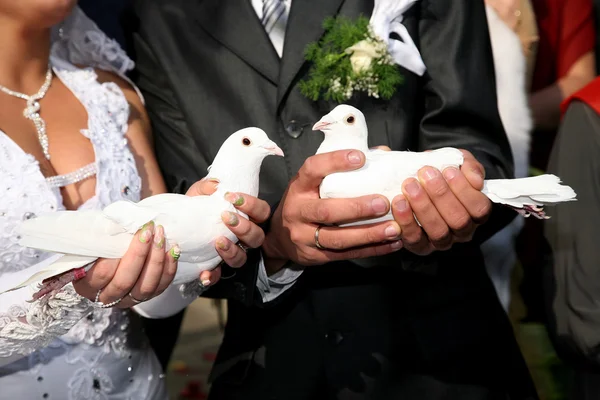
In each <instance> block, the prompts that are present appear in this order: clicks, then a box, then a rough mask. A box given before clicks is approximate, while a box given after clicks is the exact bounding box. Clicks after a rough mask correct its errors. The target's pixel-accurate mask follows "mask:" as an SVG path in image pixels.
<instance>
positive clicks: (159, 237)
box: [154, 225, 165, 249]
mask: <svg viewBox="0 0 600 400" xmlns="http://www.w3.org/2000/svg"><path fill="white" fill-rule="evenodd" d="M164 245H165V229H164V228H163V226H162V225H157V226H156V233H155V235H154V246H156V248H157V249H162V248H163V246H164Z"/></svg>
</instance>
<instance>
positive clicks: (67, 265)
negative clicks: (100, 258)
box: [0, 254, 96, 294]
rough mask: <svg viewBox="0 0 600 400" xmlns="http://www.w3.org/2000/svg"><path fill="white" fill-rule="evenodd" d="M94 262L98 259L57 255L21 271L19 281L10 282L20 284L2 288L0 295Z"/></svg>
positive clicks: (0, 288) (0, 287)
mask: <svg viewBox="0 0 600 400" xmlns="http://www.w3.org/2000/svg"><path fill="white" fill-rule="evenodd" d="M94 261H96V257H85V256H76V255H62V254H56V255H54V256H52V257H50V258H48V259H47V260H44V262H42V263H39V264H36V265H34V266H32V267H30V268H27V269H25V270H22V271H19V272H21V275H22V276H20V277H18V278H17V277H15V278H17V279H11V280H10V282H20V283H19V284H17V285H16V286H15V285H14V284H11V285H8V286H4V285H2V286H0V294H2V293H4V292H9V291H12V290H17V289H20V288H23V287H25V286H29V285H32V284H34V283H36V282H41V281H43V280H45V279H48V278H52V277H53V276H57V275H61V274H63V273H65V272H67V271H70V270H72V269H76V268H80V267H83V266H84V265H87V264H90V263H92V262H94ZM87 269H89V268H86V270H87ZM7 281H9V280H7Z"/></svg>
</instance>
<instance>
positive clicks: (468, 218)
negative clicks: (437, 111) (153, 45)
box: [392, 150, 492, 255]
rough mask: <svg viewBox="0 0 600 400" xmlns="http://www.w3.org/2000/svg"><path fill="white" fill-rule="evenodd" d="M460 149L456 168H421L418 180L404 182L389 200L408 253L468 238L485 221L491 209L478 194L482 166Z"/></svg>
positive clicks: (427, 251)
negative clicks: (396, 194)
mask: <svg viewBox="0 0 600 400" xmlns="http://www.w3.org/2000/svg"><path fill="white" fill-rule="evenodd" d="M461 151H462V153H463V155H464V162H463V165H462V166H461V168H460V169H457V168H453V167H449V168H446V169H445V170H444V171H443V172H440V171H438V170H437V169H435V168H431V167H424V168H421V169H420V170H419V174H418V177H419V179H418V180H417V179H414V178H409V179H407V180H406V181H404V183H403V184H402V193H403V194H402V195H398V196H396V197H395V198H394V199H393V201H392V213H393V215H394V219H395V220H396V221H397V222H398V224H399V225H400V228H401V229H402V242H403V243H404V247H405V248H406V249H407V250H409V251H410V252H412V253H415V254H418V255H427V254H430V253H432V252H433V251H435V250H447V249H449V248H450V247H451V246H452V245H453V244H454V243H461V242H468V241H470V240H471V239H472V238H473V234H474V233H475V229H476V228H477V225H479V224H481V223H483V222H485V220H486V219H487V218H488V216H489V214H490V212H491V210H492V203H491V202H490V200H489V199H488V198H487V196H485V195H484V194H483V193H481V189H483V180H484V178H485V169H484V168H483V165H481V164H480V163H479V162H478V161H477V160H476V159H475V157H473V155H472V154H471V153H470V152H468V151H466V150H461ZM413 213H414V215H413ZM415 216H416V218H417V220H418V221H419V223H420V224H421V226H419V224H418V223H417V221H416V220H415Z"/></svg>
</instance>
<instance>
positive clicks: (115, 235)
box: [18, 211, 131, 258]
mask: <svg viewBox="0 0 600 400" xmlns="http://www.w3.org/2000/svg"><path fill="white" fill-rule="evenodd" d="M18 230H19V236H20V239H19V244H20V245H21V246H26V247H31V248H34V249H39V250H44V251H51V252H54V253H63V254H76V255H80V256H89V257H104V258H120V257H122V256H123V254H125V251H126V250H127V248H128V246H129V242H130V241H131V234H129V233H127V232H125V230H124V229H123V228H122V227H121V226H119V225H118V224H117V223H115V222H113V221H111V220H110V219H108V218H106V217H105V216H104V214H103V213H102V212H101V211H59V212H55V213H49V214H45V215H40V216H39V217H37V218H33V219H30V220H27V221H24V222H23V223H22V224H21V225H20V226H19V228H18Z"/></svg>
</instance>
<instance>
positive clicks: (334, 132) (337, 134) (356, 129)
mask: <svg viewBox="0 0 600 400" xmlns="http://www.w3.org/2000/svg"><path fill="white" fill-rule="evenodd" d="M312 129H313V131H322V132H323V133H324V134H325V140H324V141H323V144H322V146H321V147H320V148H319V151H318V152H317V153H323V152H325V151H334V150H343V149H357V150H362V151H365V150H367V149H368V135H369V130H368V129H367V121H366V120H365V116H364V115H363V113H362V112H361V111H360V110H359V109H358V108H355V107H352V106H349V105H346V104H341V105H339V106H337V107H336V108H334V109H333V110H332V111H331V112H330V113H329V114H327V115H325V116H324V117H323V118H321V120H320V121H319V122H317V123H316V124H315V125H314V126H313V128H312Z"/></svg>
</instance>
